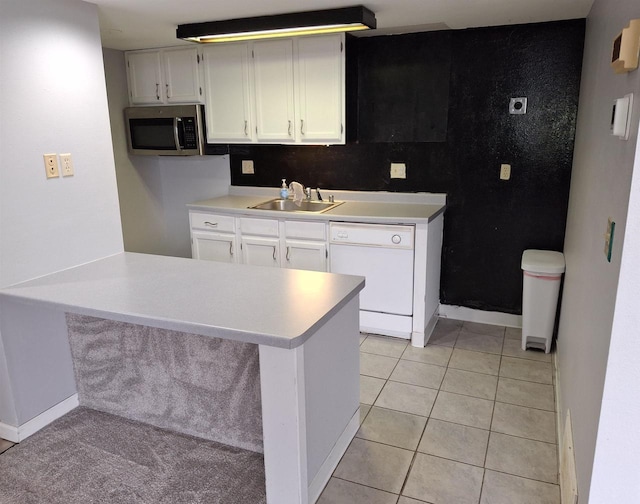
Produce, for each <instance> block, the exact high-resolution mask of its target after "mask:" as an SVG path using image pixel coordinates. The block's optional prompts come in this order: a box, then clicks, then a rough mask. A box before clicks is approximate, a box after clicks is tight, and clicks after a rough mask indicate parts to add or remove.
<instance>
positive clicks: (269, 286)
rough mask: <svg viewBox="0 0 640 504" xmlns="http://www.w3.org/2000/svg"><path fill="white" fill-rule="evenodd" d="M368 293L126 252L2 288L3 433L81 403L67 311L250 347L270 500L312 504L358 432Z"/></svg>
mask: <svg viewBox="0 0 640 504" xmlns="http://www.w3.org/2000/svg"><path fill="white" fill-rule="evenodd" d="M363 287H364V279H363V278H361V277H355V276H348V275H335V274H328V273H320V272H310V271H299V270H280V269H268V268H259V267H251V266H238V265H227V264H219V263H213V262H204V261H193V260H191V259H184V258H175V257H163V256H153V255H145V254H133V253H122V254H117V255H115V256H112V257H108V258H105V259H101V260H98V261H95V262H91V263H89V264H85V265H82V266H78V267H75V268H72V269H69V270H66V271H61V272H58V273H54V274H51V275H47V276H44V277H42V278H38V279H35V280H31V281H28V282H25V283H22V284H18V285H15V286H12V287H8V288H5V289H2V290H1V291H0V315H1V318H0V324H1V325H0V331H1V332H0V344H2V347H3V349H4V353H5V354H6V356H7V359H6V360H4V359H3V360H0V377H1V378H3V379H5V377H6V379H8V382H9V383H10V393H9V394H7V395H4V396H0V436H2V437H5V438H8V439H11V440H13V441H21V440H23V439H25V438H26V437H28V436H29V435H30V434H32V433H33V432H36V431H37V430H39V429H40V428H42V427H44V426H45V425H46V424H48V423H50V422H51V421H53V420H54V419H56V418H58V417H59V416H61V415H63V414H64V413H66V412H67V411H69V410H71V409H73V408H74V407H75V406H76V405H77V404H78V395H77V393H76V391H77V390H78V391H79V390H80V388H81V387H80V384H77V383H76V379H75V376H74V361H73V359H72V352H71V351H70V347H69V339H68V329H67V323H68V320H69V315H68V314H74V315H72V317H75V316H76V315H79V316H89V317H97V318H98V319H105V320H107V321H117V322H119V323H128V324H137V325H140V326H146V327H153V328H159V329H163V330H169V331H176V332H175V333H174V335H175V336H174V337H175V338H180V337H181V335H185V334H187V333H188V334H190V335H197V336H200V337H204V338H211V339H216V340H224V341H232V342H238V343H242V344H248V345H256V346H257V347H258V354H259V370H255V372H257V373H259V386H260V405H261V406H260V408H261V409H260V412H261V416H262V445H263V451H264V461H265V474H266V494H267V502H268V503H269V504H289V503H291V504H307V503H312V502H315V500H316V499H317V497H318V496H319V494H320V492H321V491H322V488H323V487H324V485H325V484H326V482H327V480H328V479H329V476H330V475H331V472H332V471H333V469H334V468H335V466H336V465H337V463H338V461H339V459H340V457H341V456H342V454H343V452H344V450H346V448H347V446H348V444H349V442H350V440H351V438H352V437H353V436H354V435H355V432H356V430H357V428H358V420H359V381H358V380H359V378H358V376H359V369H358V368H359V366H358V362H359V360H358V359H359V356H358V336H359V331H358V293H359V291H360V290H362V288H363ZM76 328H77V324H76ZM115 350H116V349H114V351H115ZM221 367H222V364H221ZM210 372H211V373H216V372H217V367H216V366H215V365H212V366H211V370H210ZM232 385H233V384H231V386H232ZM226 386H229V384H228V383H227V384H226ZM235 397H236V398H237V396H235ZM80 403H82V395H80ZM213 407H215V408H218V409H224V408H225V407H227V408H231V407H232V405H231V404H212V408H213ZM213 429H214V430H215V426H213Z"/></svg>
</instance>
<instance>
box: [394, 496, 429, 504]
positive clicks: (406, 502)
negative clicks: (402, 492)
mask: <svg viewBox="0 0 640 504" xmlns="http://www.w3.org/2000/svg"><path fill="white" fill-rule="evenodd" d="M424 502H425V501H419V500H415V499H410V498H409V497H402V496H401V497H400V500H398V504H424Z"/></svg>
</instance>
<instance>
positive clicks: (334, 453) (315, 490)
mask: <svg viewBox="0 0 640 504" xmlns="http://www.w3.org/2000/svg"><path fill="white" fill-rule="evenodd" d="M359 427H360V408H358V409H357V410H356V414H355V415H353V416H352V417H351V420H349V423H348V424H347V426H346V427H345V429H344V430H343V431H342V434H340V437H339V438H338V440H337V441H336V444H335V445H333V448H332V449H331V452H330V453H329V455H328V456H327V458H326V459H325V460H324V462H323V463H322V465H321V466H320V469H319V470H318V473H317V474H316V476H315V477H314V478H313V481H312V482H311V484H310V485H309V504H315V502H316V501H317V500H318V498H319V497H320V494H321V493H322V490H324V487H325V486H326V484H327V482H328V481H329V478H331V475H332V474H333V471H334V470H335V468H336V467H337V466H338V462H340V459H341V458H342V455H344V452H345V451H347V448H348V447H349V443H351V440H352V439H353V437H354V436H355V435H356V432H358V428H359Z"/></svg>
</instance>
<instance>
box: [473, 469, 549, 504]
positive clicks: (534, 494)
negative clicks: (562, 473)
mask: <svg viewBox="0 0 640 504" xmlns="http://www.w3.org/2000/svg"><path fill="white" fill-rule="evenodd" d="M480 504H560V487H559V486H558V485H551V484H549V483H542V482H540V481H533V480H530V479H525V478H519V477H517V476H511V475H510V474H503V473H499V472H494V471H490V470H489V469H487V470H486V471H485V475H484V483H483V485H482V497H481V499H480Z"/></svg>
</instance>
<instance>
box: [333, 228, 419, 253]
mask: <svg viewBox="0 0 640 504" xmlns="http://www.w3.org/2000/svg"><path fill="white" fill-rule="evenodd" d="M414 231H415V226H407V225H400V224H388V225H387V224H365V223H355V222H353V223H351V222H331V223H329V241H330V243H333V244H337V243H343V244H349V245H362V246H366V247H385V248H400V249H413V242H414Z"/></svg>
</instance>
